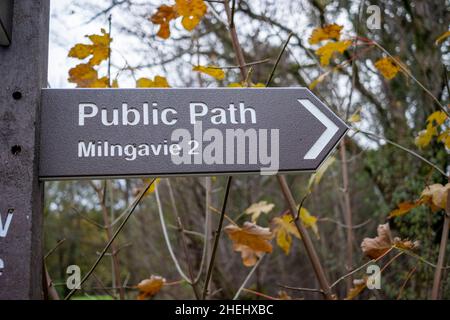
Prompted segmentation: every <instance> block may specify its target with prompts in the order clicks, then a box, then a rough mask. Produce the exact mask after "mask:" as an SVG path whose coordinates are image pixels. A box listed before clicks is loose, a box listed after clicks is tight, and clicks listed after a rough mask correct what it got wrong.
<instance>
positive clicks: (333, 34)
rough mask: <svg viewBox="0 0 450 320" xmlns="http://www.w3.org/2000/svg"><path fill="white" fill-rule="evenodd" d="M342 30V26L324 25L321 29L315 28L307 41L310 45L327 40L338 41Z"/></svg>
mask: <svg viewBox="0 0 450 320" xmlns="http://www.w3.org/2000/svg"><path fill="white" fill-rule="evenodd" d="M342 28H343V26H340V25H338V24H335V23H333V24H329V25H326V26H324V27H323V28H316V29H314V30H313V32H312V34H311V37H309V40H308V41H309V43H310V44H316V43H319V42H321V41H323V40H328V39H335V40H339V38H340V37H341V30H342Z"/></svg>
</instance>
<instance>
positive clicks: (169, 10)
mask: <svg viewBox="0 0 450 320" xmlns="http://www.w3.org/2000/svg"><path fill="white" fill-rule="evenodd" d="M177 17H178V13H177V11H176V9H175V6H166V5H162V6H160V7H158V10H157V11H156V13H155V14H154V15H152V16H151V18H150V21H151V22H153V23H154V24H159V31H158V33H157V34H156V35H157V36H158V37H160V38H163V39H167V38H169V37H170V24H169V23H170V21H171V20H173V19H176V18H177Z"/></svg>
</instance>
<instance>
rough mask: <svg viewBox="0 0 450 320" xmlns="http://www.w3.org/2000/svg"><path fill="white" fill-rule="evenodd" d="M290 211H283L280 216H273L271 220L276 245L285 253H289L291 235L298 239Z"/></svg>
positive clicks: (298, 235)
mask: <svg viewBox="0 0 450 320" xmlns="http://www.w3.org/2000/svg"><path fill="white" fill-rule="evenodd" d="M293 219H294V218H293V217H292V215H291V214H290V213H285V214H283V215H282V216H281V217H275V218H273V220H272V223H273V224H274V228H273V233H274V234H275V237H276V241H277V245H278V246H279V247H280V248H281V249H283V251H284V253H285V254H286V255H288V254H289V251H290V249H291V245H292V236H294V237H296V238H298V239H300V234H299V232H298V230H297V227H296V226H295V224H294V221H293Z"/></svg>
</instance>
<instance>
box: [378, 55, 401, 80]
mask: <svg viewBox="0 0 450 320" xmlns="http://www.w3.org/2000/svg"><path fill="white" fill-rule="evenodd" d="M375 67H376V68H377V69H378V70H379V71H380V72H381V74H382V75H383V77H385V78H386V79H388V80H390V79H392V78H394V77H395V76H396V75H397V73H398V72H399V71H400V68H399V67H398V66H397V64H396V62H395V61H394V59H392V58H390V57H386V58H381V59H379V60H378V61H377V62H375Z"/></svg>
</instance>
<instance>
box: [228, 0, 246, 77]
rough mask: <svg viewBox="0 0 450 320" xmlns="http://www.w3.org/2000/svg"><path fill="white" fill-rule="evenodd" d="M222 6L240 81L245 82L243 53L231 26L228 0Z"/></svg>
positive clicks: (234, 30)
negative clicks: (239, 73) (239, 72)
mask: <svg viewBox="0 0 450 320" xmlns="http://www.w3.org/2000/svg"><path fill="white" fill-rule="evenodd" d="M223 4H224V6H225V13H226V14H227V19H228V28H229V30H230V36H231V43H232V44H233V49H234V52H235V53H236V59H237V62H238V64H239V69H240V71H241V77H242V81H244V80H245V76H246V73H247V72H246V67H245V58H244V52H243V51H242V47H241V44H240V43H239V38H238V35H237V32H236V28H235V25H234V24H233V25H231V10H230V4H229V1H228V0H224V1H223Z"/></svg>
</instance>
